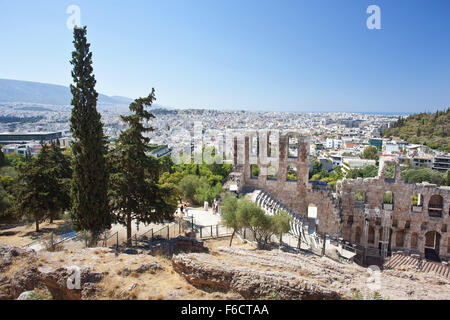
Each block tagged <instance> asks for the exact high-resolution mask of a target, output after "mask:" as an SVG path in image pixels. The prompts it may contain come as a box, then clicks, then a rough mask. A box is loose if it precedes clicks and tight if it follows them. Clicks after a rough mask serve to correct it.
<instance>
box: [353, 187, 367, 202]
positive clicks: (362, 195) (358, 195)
mask: <svg viewBox="0 0 450 320" xmlns="http://www.w3.org/2000/svg"><path fill="white" fill-rule="evenodd" d="M355 202H357V203H365V202H366V192H365V191H364V190H356V192H355Z"/></svg>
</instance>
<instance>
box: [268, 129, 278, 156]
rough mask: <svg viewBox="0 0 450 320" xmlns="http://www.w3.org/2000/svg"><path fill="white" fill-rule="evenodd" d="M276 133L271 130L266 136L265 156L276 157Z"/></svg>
mask: <svg viewBox="0 0 450 320" xmlns="http://www.w3.org/2000/svg"><path fill="white" fill-rule="evenodd" d="M277 138H278V135H276V134H275V133H273V132H269V133H268V136H267V156H268V157H278V152H277V151H278V141H277Z"/></svg>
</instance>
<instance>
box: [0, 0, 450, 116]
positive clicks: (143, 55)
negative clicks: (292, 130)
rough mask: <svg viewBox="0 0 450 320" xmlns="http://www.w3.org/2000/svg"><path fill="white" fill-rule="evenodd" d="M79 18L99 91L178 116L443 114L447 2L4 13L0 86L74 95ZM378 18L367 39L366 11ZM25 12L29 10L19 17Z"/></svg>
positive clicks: (56, 4)
mask: <svg viewBox="0 0 450 320" xmlns="http://www.w3.org/2000/svg"><path fill="white" fill-rule="evenodd" d="M72 4H75V5H77V6H78V7H79V8H80V12H81V24H82V25H87V27H88V35H87V36H88V41H89V42H90V43H91V51H92V52H93V62H94V64H93V66H94V73H95V76H96V79H97V86H96V89H97V91H98V92H99V93H102V94H104V95H107V96H119V97H128V98H131V99H135V98H137V97H142V96H146V95H147V94H148V93H149V92H150V90H151V88H152V87H154V88H155V89H156V91H157V103H158V104H160V105H162V106H166V107H172V108H180V109H189V108H195V109H233V110H248V111H285V112H313V111H314V112H315V111H317V112H380V113H386V112H391V113H396V114H401V113H417V112H427V111H428V112H434V111H436V110H444V109H446V108H448V107H449V106H450V90H448V88H449V87H450V59H448V57H449V56H450V43H449V41H445V39H449V38H450V20H449V19H448V15H449V14H450V2H448V1H445V0H440V1H433V2H429V1H424V0H416V1H406V0H399V1H395V3H394V2H392V1H386V0H377V1H375V2H373V1H366V0H360V1H342V2H339V3H337V2H336V1H330V0H329V1H325V0H323V1H286V2H284V3H283V5H280V4H279V3H275V2H273V1H248V2H245V3H241V2H239V1H234V0H233V1H227V2H218V1H217V2H216V1H215V2H211V1H204V0H199V1H198V2H196V3H195V4H194V5H193V4H190V3H188V2H184V1H174V2H170V3H167V2H163V1H136V2H133V5H129V4H125V3H121V2H119V1H95V2H93V3H92V2H88V1H85V0H80V1H77V2H76V3H73V2H72V1H56V0H46V1H41V2H39V3H33V2H31V3H30V2H27V1H23V0H19V1H15V2H6V1H3V2H0V17H1V19H0V34H1V35H2V39H3V43H4V48H5V50H2V51H0V59H1V60H2V61H7V62H8V63H5V64H4V65H2V70H1V71H0V78H6V79H16V80H23V81H32V82H40V83H50V84H56V85H63V86H69V85H70V83H71V82H72V79H71V76H70V70H71V65H70V63H69V60H70V57H71V52H72V50H73V44H72V40H73V35H72V31H71V30H69V29H68V28H67V26H66V21H67V19H68V18H69V17H70V14H68V13H67V8H68V7H69V6H70V5H72ZM371 4H376V5H378V6H379V7H380V9H381V29H380V30H369V29H368V28H367V26H366V20H367V18H368V17H369V16H370V14H367V13H366V10H367V7H368V6H369V5H371ZM25 7H26V10H24V8H25Z"/></svg>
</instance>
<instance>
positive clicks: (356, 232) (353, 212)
mask: <svg viewBox="0 0 450 320" xmlns="http://www.w3.org/2000/svg"><path fill="white" fill-rule="evenodd" d="M388 163H391V164H393V165H394V166H395V178H394V179H389V178H386V177H385V167H386V165H387V164H388ZM361 191H363V192H364V194H365V199H364V201H357V199H356V198H357V197H356V194H357V193H360V192H361ZM386 191H391V192H392V194H393V204H392V206H390V205H387V206H386V205H384V204H383V194H384V193H385V192H386ZM337 193H338V196H339V198H340V199H341V201H342V213H343V217H342V218H343V225H342V236H343V238H344V239H345V240H347V241H350V242H352V243H360V244H363V245H364V243H363V242H364V241H365V240H364V236H363V230H364V221H365V219H366V212H367V210H369V212H370V211H372V212H373V211H374V210H375V208H378V209H379V210H380V212H381V215H382V214H383V212H384V211H383V210H384V209H387V210H388V212H389V213H390V215H391V220H390V225H391V229H392V235H391V240H390V241H391V249H408V250H409V251H410V252H417V253H419V254H421V255H423V252H424V249H425V234H427V233H428V232H430V231H436V232H437V233H439V235H440V243H439V253H438V254H439V256H440V257H441V258H442V257H449V256H450V249H449V246H448V245H449V241H450V240H449V238H450V233H449V229H448V227H449V225H450V217H449V213H450V211H449V210H450V208H449V203H450V187H437V186H436V185H432V184H428V183H422V184H412V183H405V182H404V181H403V180H402V179H401V177H400V167H399V165H398V163H397V162H396V161H395V160H393V159H381V160H380V172H379V175H378V177H376V178H369V179H362V178H358V179H354V180H347V179H344V180H343V181H339V182H338V183H337ZM419 194H420V195H421V196H422V199H421V202H422V204H421V205H418V206H413V203H412V200H413V196H415V195H419ZM433 196H440V197H442V199H443V206H442V210H441V212H442V215H441V217H434V216H430V214H429V209H430V208H429V204H430V199H431V197H433ZM391 207H392V208H391ZM389 209H392V210H389ZM369 226H370V228H372V229H371V230H372V233H373V234H372V237H371V242H372V243H369V247H375V248H376V247H378V243H379V241H381V236H382V235H381V233H382V232H381V229H382V227H381V218H379V217H377V216H376V215H372V216H371V217H370V221H369Z"/></svg>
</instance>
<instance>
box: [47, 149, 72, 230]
mask: <svg viewBox="0 0 450 320" xmlns="http://www.w3.org/2000/svg"><path fill="white" fill-rule="evenodd" d="M47 161H48V164H49V166H50V167H49V170H50V172H49V173H50V174H52V175H53V176H54V181H55V183H54V184H52V185H49V186H48V188H49V192H50V197H51V198H52V199H53V201H52V202H51V207H50V208H49V218H50V223H53V219H54V218H55V217H56V216H57V214H58V213H59V212H61V211H63V210H66V209H69V208H70V179H71V178H72V169H71V168H70V160H69V158H68V157H67V156H66V155H64V154H63V153H62V152H61V149H60V148H59V146H58V145H57V144H56V143H54V142H52V143H51V144H50V147H49V152H48V153H47Z"/></svg>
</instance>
